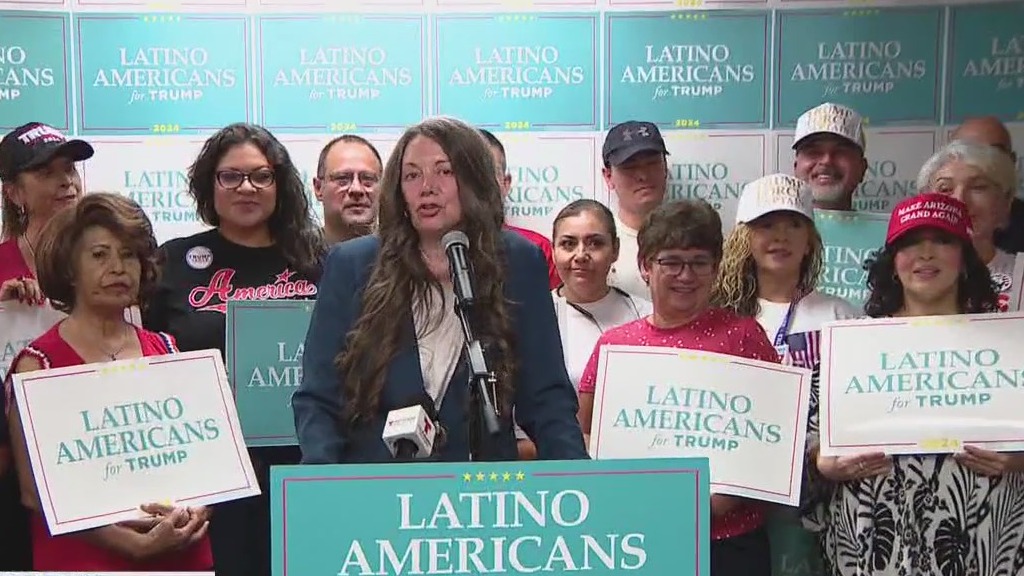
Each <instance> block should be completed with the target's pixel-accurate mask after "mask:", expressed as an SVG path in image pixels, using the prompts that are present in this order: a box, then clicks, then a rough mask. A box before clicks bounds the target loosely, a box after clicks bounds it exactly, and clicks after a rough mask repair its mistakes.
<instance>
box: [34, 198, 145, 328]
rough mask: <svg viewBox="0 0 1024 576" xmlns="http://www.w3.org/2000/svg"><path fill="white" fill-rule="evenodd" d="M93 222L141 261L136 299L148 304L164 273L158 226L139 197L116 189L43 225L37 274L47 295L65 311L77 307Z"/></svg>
mask: <svg viewBox="0 0 1024 576" xmlns="http://www.w3.org/2000/svg"><path fill="white" fill-rule="evenodd" d="M93 226H99V227H101V228H105V229H106V230H108V231H109V232H110V233H111V234H113V235H114V236H116V237H117V238H118V239H119V240H121V242H123V243H124V245H125V246H126V247H128V248H129V249H130V250H131V251H132V252H133V253H134V254H135V256H136V257H137V258H138V259H139V264H140V265H141V274H140V276H139V294H138V296H137V301H138V302H146V301H147V300H148V298H147V297H148V296H149V294H151V293H152V291H153V289H154V288H155V287H156V283H157V279H158V274H159V267H158V266H157V245H156V238H155V237H154V236H153V225H152V223H150V221H149V217H147V216H146V213H145V212H144V211H143V210H142V208H140V207H139V205H138V204H136V203H135V201H133V200H131V199H129V198H126V197H124V196H122V195H120V194H115V193H111V192H93V193H91V194H86V195H85V196H83V197H82V199H81V200H79V201H78V203H77V204H75V205H73V206H68V207H66V208H64V209H62V210H60V211H58V212H57V213H56V214H54V216H53V218H51V219H50V221H49V222H47V223H46V226H44V227H43V231H42V234H41V235H40V238H39V243H38V244H39V245H38V246H37V247H36V272H37V276H38V279H39V288H40V289H41V290H42V291H43V294H46V297H47V298H49V299H50V301H51V302H53V307H54V308H56V309H57V310H60V311H61V312H68V313H70V312H71V311H72V310H73V309H74V307H75V304H76V302H75V274H77V273H78V269H77V263H78V254H79V251H80V250H81V249H82V247H81V245H80V242H81V240H82V235H83V234H84V233H85V231H86V230H88V229H89V228H92V227H93Z"/></svg>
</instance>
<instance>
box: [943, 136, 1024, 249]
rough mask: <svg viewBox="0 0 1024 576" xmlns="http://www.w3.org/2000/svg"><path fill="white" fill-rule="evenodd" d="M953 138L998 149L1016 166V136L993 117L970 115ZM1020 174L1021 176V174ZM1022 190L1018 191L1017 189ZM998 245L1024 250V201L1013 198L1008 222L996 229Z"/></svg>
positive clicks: (1004, 247)
mask: <svg viewBox="0 0 1024 576" xmlns="http://www.w3.org/2000/svg"><path fill="white" fill-rule="evenodd" d="M951 138H952V139H953V140H966V141H969V142H975V143H978V144H986V145H988V146H992V147H993V148H998V149H999V150H1002V151H1003V152H1005V153H1006V154H1008V155H1009V156H1010V159H1011V160H1012V161H1013V164H1014V166H1016V165H1017V153H1016V152H1014V150H1013V139H1012V138H1011V137H1010V131H1009V130H1007V129H1006V125H1004V124H1003V123H1002V122H1000V121H999V119H998V118H995V117H994V116H981V117H977V118H968V119H966V120H964V122H963V123H962V124H960V126H959V127H958V128H957V129H956V130H954V131H953V134H952V136H951ZM1018 177H1019V175H1018ZM1017 192H1018V193H1019V192H1020V191H1019V190H1018V191H1017ZM995 241H996V247H998V248H999V249H1000V250H1004V251H1006V252H1009V253H1011V254H1013V253H1016V252H1024V201H1021V199H1020V198H1014V199H1013V202H1012V203H1011V204H1010V211H1009V213H1007V214H1006V215H1005V224H1004V225H1003V227H1002V228H1000V229H999V230H997V231H996V235H995Z"/></svg>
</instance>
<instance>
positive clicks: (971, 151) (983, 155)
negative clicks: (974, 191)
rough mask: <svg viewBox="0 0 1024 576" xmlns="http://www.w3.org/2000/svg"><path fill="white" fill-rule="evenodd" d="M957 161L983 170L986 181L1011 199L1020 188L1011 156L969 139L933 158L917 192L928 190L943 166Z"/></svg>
mask: <svg viewBox="0 0 1024 576" xmlns="http://www.w3.org/2000/svg"><path fill="white" fill-rule="evenodd" d="M953 161H959V162H963V163H964V164H967V165H968V166H973V167H974V168H977V169H978V170H981V172H982V174H984V175H985V177H986V178H988V179H989V180H991V181H992V183H993V184H995V185H996V186H998V187H999V189H1000V190H1001V191H1002V192H1003V193H1004V194H1005V195H1006V196H1007V197H1011V196H1013V195H1014V193H1015V192H1016V189H1017V167H1016V166H1014V165H1013V161H1012V160H1011V159H1010V156H1009V155H1008V154H1007V153H1006V152H1003V151H1002V150H1000V149H998V148H995V147H993V146H987V145H984V144H975V143H973V142H967V141H966V140H953V141H952V142H950V143H949V144H946V145H945V146H943V147H942V148H941V149H940V150H939V151H938V152H936V153H935V154H933V155H932V157H931V158H929V159H928V160H927V161H925V163H924V165H923V166H921V171H920V172H918V173H917V190H918V191H919V192H922V191H925V190H928V189H929V188H930V187H931V185H932V178H934V177H935V173H936V172H938V171H939V170H941V169H942V167H943V166H945V165H946V164H949V163H950V162H953Z"/></svg>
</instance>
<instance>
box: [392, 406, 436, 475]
mask: <svg viewBox="0 0 1024 576" xmlns="http://www.w3.org/2000/svg"><path fill="white" fill-rule="evenodd" d="M412 401H413V402H416V401H419V404H416V405H413V406H407V407H405V408H399V409H398V410H392V411H390V412H388V417H387V420H386V421H385V423H384V431H383V432H382V433H381V439H382V440H384V444H385V445H387V447H388V450H389V451H391V455H392V456H393V457H395V458H396V459H399V460H413V459H421V458H429V457H430V456H431V454H432V453H433V450H434V438H435V437H436V436H437V424H436V423H435V422H434V420H435V418H436V417H437V415H436V412H437V411H436V409H434V407H433V404H434V401H433V400H432V399H430V397H429V396H427V395H426V393H425V392H424V394H423V398H419V399H413V400H412Z"/></svg>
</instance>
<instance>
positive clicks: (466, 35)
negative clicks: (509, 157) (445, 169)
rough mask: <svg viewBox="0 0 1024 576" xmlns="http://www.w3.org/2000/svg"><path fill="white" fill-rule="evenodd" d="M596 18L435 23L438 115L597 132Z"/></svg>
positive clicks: (445, 17) (475, 17)
mask: <svg viewBox="0 0 1024 576" xmlns="http://www.w3.org/2000/svg"><path fill="white" fill-rule="evenodd" d="M598 25H599V22H598V20H597V15H596V14H557V13H556V14H544V13H533V14H500V15H487V14H440V15H437V16H435V17H434V18H433V26H434V29H433V38H434V49H433V54H432V55H431V61H432V62H433V63H434V78H435V82H434V84H435V88H434V90H435V92H434V105H435V109H436V112H437V113H438V114H445V115H457V116H459V117H460V118H463V119H464V120H466V121H468V122H470V123H472V124H474V125H477V126H480V127H484V128H490V129H496V130H502V131H511V130H596V129H597V126H598V109H597V107H598V103H599V99H598V96H597V89H598V88H597V87H598V81H597V75H598V55H599V51H598V48H597V45H598V40H597V38H598V32H597V30H598Z"/></svg>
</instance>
